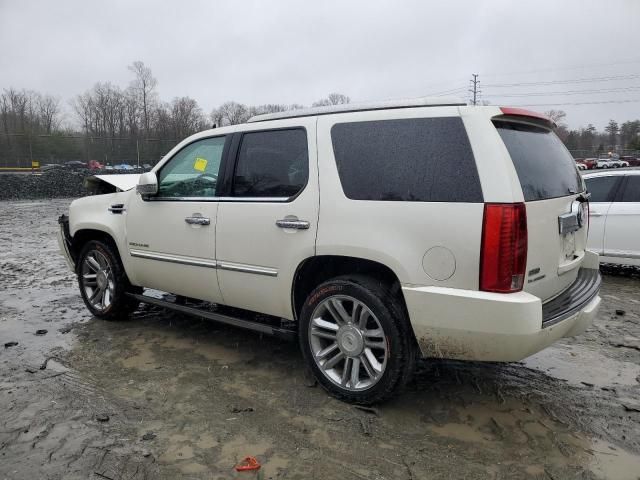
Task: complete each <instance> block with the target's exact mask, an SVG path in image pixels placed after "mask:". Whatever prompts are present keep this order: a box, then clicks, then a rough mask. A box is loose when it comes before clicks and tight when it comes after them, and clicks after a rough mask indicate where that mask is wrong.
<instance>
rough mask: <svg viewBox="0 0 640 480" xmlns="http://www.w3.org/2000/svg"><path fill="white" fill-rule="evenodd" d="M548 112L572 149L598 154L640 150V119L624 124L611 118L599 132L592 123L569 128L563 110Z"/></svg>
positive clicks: (557, 131) (561, 136)
mask: <svg viewBox="0 0 640 480" xmlns="http://www.w3.org/2000/svg"><path fill="white" fill-rule="evenodd" d="M546 114H547V116H549V117H551V119H552V120H553V121H555V122H556V124H557V127H556V133H557V134H558V136H559V137H560V139H561V140H562V141H563V142H564V144H565V146H566V147H567V148H568V149H569V150H571V151H579V150H581V151H584V152H591V153H592V154H597V153H602V152H610V151H618V150H640V120H630V121H627V122H623V123H622V124H618V122H616V121H615V120H609V123H608V124H607V125H606V126H605V127H604V130H603V131H600V132H599V131H598V130H597V129H596V127H594V126H593V125H592V124H588V125H587V126H586V127H581V128H578V129H569V128H567V125H566V123H565V118H566V116H567V114H566V113H565V112H564V111H562V110H550V111H548V112H546Z"/></svg>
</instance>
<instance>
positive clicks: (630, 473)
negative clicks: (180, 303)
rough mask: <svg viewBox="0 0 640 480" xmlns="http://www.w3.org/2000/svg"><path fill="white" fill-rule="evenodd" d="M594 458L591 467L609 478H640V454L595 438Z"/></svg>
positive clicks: (597, 473) (593, 445) (616, 479)
mask: <svg viewBox="0 0 640 480" xmlns="http://www.w3.org/2000/svg"><path fill="white" fill-rule="evenodd" d="M591 450H592V452H593V455H594V456H593V460H592V461H591V464H590V465H589V467H590V469H591V470H592V471H593V472H594V473H595V474H596V475H598V476H601V477H602V478H606V479H607V480H637V479H638V478H640V456H638V455H634V454H632V453H629V452H627V451H625V450H622V449H621V448H618V447H614V446H613V445H611V444H610V443H607V442H605V441H603V440H597V439H595V440H593V442H592V447H591Z"/></svg>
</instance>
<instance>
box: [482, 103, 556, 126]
mask: <svg viewBox="0 0 640 480" xmlns="http://www.w3.org/2000/svg"><path fill="white" fill-rule="evenodd" d="M500 111H501V112H502V115H496V116H495V117H493V118H495V119H496V120H500V119H504V120H507V119H509V118H512V119H514V120H517V119H521V120H524V119H526V120H529V121H532V122H533V123H537V124H540V125H543V126H545V127H547V128H551V129H553V128H556V127H557V126H558V125H557V124H556V122H554V121H553V120H552V119H551V118H550V117H548V116H547V115H544V114H543V113H538V112H534V111H533V110H527V109H526V108H518V107H500Z"/></svg>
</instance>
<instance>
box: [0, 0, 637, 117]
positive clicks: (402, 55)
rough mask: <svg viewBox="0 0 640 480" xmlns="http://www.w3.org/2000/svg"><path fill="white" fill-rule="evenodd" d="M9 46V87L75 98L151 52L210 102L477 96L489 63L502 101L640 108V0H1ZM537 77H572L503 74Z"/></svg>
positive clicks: (1, 41)
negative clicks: (472, 85) (475, 84)
mask: <svg viewBox="0 0 640 480" xmlns="http://www.w3.org/2000/svg"><path fill="white" fill-rule="evenodd" d="M0 46H1V50H0V52H1V53H0V89H1V88H7V87H10V86H12V87H16V88H26V89H33V90H37V91H40V92H43V93H51V94H55V95H59V96H61V97H62V98H63V100H64V102H65V105H66V104H67V101H68V100H69V99H71V98H72V97H74V96H75V95H77V94H78V93H81V92H84V91H86V90H87V89H89V88H91V87H92V86H93V84H94V83H96V82H97V81H111V82H113V83H115V84H117V85H120V86H122V87H126V86H127V85H128V83H129V81H130V79H131V74H130V72H129V71H128V70H127V65H129V64H131V63H132V62H133V61H135V60H142V61H143V62H144V63H145V64H146V65H147V66H149V67H151V69H152V70H153V73H154V75H155V76H156V78H157V79H158V92H159V94H160V97H161V98H162V99H163V100H171V99H172V98H173V97H176V96H184V95H187V96H190V97H193V98H195V99H196V100H197V101H198V102H199V103H200V105H201V107H202V108H203V109H204V111H205V112H207V113H208V112H210V111H211V109H212V108H213V107H215V106H216V105H218V104H220V103H222V102H224V101H227V100H236V101H238V102H242V103H247V104H262V103H294V102H295V103H302V104H310V103H311V102H313V101H314V100H317V99H318V98H321V97H323V96H326V94H328V93H330V92H334V91H337V92H341V93H345V94H347V95H349V96H350V97H351V98H352V100H353V101H360V100H377V99H389V98H403V97H411V96H422V95H428V94H432V93H439V92H442V91H446V90H453V89H459V90H458V91H456V92H454V93H456V94H460V95H461V96H462V97H463V98H464V99H465V100H466V99H468V94H467V92H466V88H468V86H469V79H470V78H471V74H472V73H478V74H479V79H480V81H481V89H482V96H481V98H482V99H483V100H487V101H489V102H491V103H492V104H512V105H524V104H550V103H560V104H567V103H574V104H575V103H584V102H610V101H616V102H622V101H625V102H628V103H599V104H592V105H557V106H546V105H545V106H536V107H535V109H537V110H541V111H544V110H548V109H550V108H556V109H563V110H565V111H566V112H567V114H568V117H567V122H568V124H569V126H570V127H578V126H585V125H586V124H588V123H593V124H594V125H596V127H598V128H602V127H603V126H604V125H605V124H606V123H607V122H608V120H609V119H610V118H614V119H616V120H617V121H618V122H623V121H625V120H631V119H637V118H640V49H639V47H640V1H638V0H606V1H605V0H600V1H593V0H562V1H560V0H531V1H529V0H527V1H525V0H519V1H516V0H485V1H482V0H469V1H462V0H460V1H456V0H447V1H441V2H435V1H431V2H427V1H375V0H366V1H345V0H343V1H270V2H267V1H243V0H234V1H226V2H222V1H213V0H211V1H188V0H181V1H179V2H178V1H174V2H171V1H163V2H160V1H137V2H133V1H125V0H121V1H120V0H118V1H106V0H105V1H101V2H93V1H87V0H77V1H76V0H73V1H62V0H59V1H10V0H0ZM604 77H607V78H608V80H600V81H591V80H590V79H593V78H601V79H602V78H604ZM575 80H583V81H582V82H580V83H578V82H574V81H575ZM569 81H570V82H571V83H566V82H569ZM532 82H537V83H539V82H565V83H551V84H548V85H521V86H518V87H514V86H492V85H513V84H522V83H532ZM584 90H590V92H589V93H583V91H584ZM548 92H553V93H555V92H563V93H562V94H559V95H553V96H549V95H540V93H543V94H546V93H548ZM564 92H578V93H564ZM507 94H509V95H518V94H520V95H524V96H511V97H500V96H498V95H507ZM525 94H526V95H525ZM531 94H537V95H531ZM67 110H69V109H68V107H67ZM69 118H70V119H71V118H72V115H71V114H70V113H69Z"/></svg>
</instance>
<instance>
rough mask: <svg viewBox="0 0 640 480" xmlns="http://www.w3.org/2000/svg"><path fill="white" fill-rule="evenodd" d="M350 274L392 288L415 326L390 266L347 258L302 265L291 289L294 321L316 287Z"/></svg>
mask: <svg viewBox="0 0 640 480" xmlns="http://www.w3.org/2000/svg"><path fill="white" fill-rule="evenodd" d="M348 274H359V275H368V276H371V277H374V278H376V279H379V280H380V281H381V282H384V283H386V284H388V285H389V288H390V290H391V293H392V294H394V295H396V296H397V297H398V299H399V301H400V304H401V305H402V308H403V309H404V313H405V315H406V318H407V320H409V324H411V321H410V318H409V311H408V309H407V305H406V302H405V299H404V295H403V294H402V286H401V284H400V280H399V278H398V275H397V274H396V273H395V272H394V271H393V270H392V269H391V268H389V267H388V266H386V265H384V264H382V263H380V262H376V261H375V260H369V259H366V258H361V257H350V256H343V255H317V256H314V257H309V258H306V259H305V260H303V261H302V262H300V264H299V265H298V268H297V269H296V272H295V274H294V276H293V285H292V288H291V307H292V310H293V314H294V318H295V319H296V320H297V319H298V318H299V315H300V311H301V310H302V305H303V304H304V301H305V300H306V298H307V296H308V295H309V294H310V293H311V292H312V291H313V289H314V288H315V287H317V286H318V285H320V284H321V283H322V282H325V281H327V280H329V279H330V278H334V277H338V276H341V275H348Z"/></svg>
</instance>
